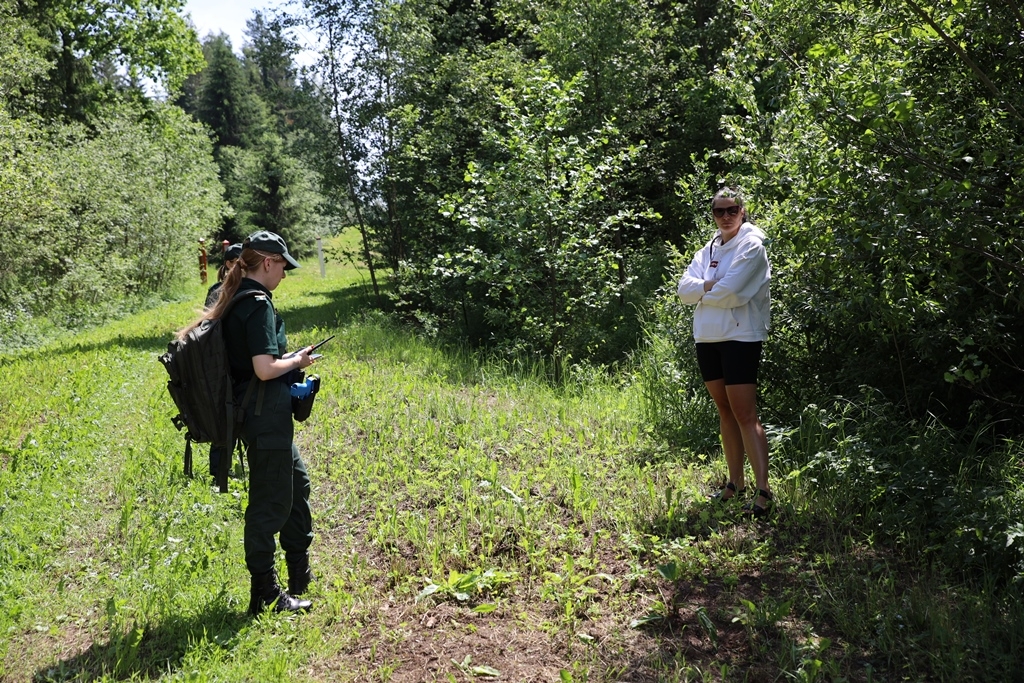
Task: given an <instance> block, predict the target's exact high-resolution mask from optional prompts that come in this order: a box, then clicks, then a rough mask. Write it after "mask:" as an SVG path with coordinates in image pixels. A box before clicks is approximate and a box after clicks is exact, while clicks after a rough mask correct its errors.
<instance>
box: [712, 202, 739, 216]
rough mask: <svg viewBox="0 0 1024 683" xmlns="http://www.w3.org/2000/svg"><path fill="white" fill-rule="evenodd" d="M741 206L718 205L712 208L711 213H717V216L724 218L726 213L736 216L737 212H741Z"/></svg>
mask: <svg viewBox="0 0 1024 683" xmlns="http://www.w3.org/2000/svg"><path fill="white" fill-rule="evenodd" d="M740 208H741V207H740V206H737V205H736V204H733V205H732V206H725V207H720V206H716V207H714V208H712V209H711V213H713V214H715V218H724V217H725V214H729V215H730V216H735V215H736V214H738V213H739V212H740Z"/></svg>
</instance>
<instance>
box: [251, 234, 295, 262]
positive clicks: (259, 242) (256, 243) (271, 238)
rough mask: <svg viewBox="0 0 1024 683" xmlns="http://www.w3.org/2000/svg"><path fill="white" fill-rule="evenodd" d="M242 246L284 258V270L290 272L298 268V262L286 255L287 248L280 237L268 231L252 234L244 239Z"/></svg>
mask: <svg viewBox="0 0 1024 683" xmlns="http://www.w3.org/2000/svg"><path fill="white" fill-rule="evenodd" d="M242 246H243V247H244V248H246V249H255V250H256V251H264V252H267V253H269V254H280V255H281V256H284V260H285V261H286V263H285V266H284V269H285V270H292V269H293V268H298V267H299V262H298V261H296V260H295V259H293V258H292V255H291V254H289V253H288V247H287V246H286V245H285V243H284V240H283V239H282V238H281V236H280V235H278V234H276V233H273V232H270V231H269V230H260V231H258V232H254V233H253V234H251V235H249V236H248V237H246V238H245V241H244V242H242Z"/></svg>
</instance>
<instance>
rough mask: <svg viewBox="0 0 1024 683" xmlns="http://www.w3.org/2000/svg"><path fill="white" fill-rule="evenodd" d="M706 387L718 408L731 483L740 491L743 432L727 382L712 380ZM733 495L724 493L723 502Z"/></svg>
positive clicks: (741, 483)
mask: <svg viewBox="0 0 1024 683" xmlns="http://www.w3.org/2000/svg"><path fill="white" fill-rule="evenodd" d="M704 386H706V387H707V388H708V393H709V394H711V398H712V399H713V400H714V402H715V407H717V408H718V424H719V430H720V431H721V433H722V450H723V451H725V464H726V465H727V466H728V468H729V481H731V482H732V483H734V484H735V485H736V490H737V491H739V490H741V489H742V488H743V486H744V481H745V480H744V477H743V450H744V439H743V432H742V429H741V428H740V423H739V422H738V421H737V420H736V416H735V415H734V414H733V410H732V406H731V405H730V403H729V396H728V393H727V392H726V386H725V380H724V379H716V380H712V381H710V382H705V383H704ZM755 472H756V470H755ZM733 495H734V494H733V492H732V491H729V490H725V491H722V499H723V500H729V499H730V498H732V497H733Z"/></svg>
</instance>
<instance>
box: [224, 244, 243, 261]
mask: <svg viewBox="0 0 1024 683" xmlns="http://www.w3.org/2000/svg"><path fill="white" fill-rule="evenodd" d="M241 255H242V243H241V242H235V243H234V244H232V245H231V246H230V247H228V248H227V249H225V250H224V260H225V261H230V260H231V259H236V258H238V257H239V256H241Z"/></svg>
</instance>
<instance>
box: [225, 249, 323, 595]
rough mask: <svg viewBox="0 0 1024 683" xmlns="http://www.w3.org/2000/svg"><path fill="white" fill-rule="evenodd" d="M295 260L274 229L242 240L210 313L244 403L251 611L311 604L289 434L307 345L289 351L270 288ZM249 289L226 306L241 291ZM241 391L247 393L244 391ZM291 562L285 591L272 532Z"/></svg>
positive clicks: (300, 492)
mask: <svg viewBox="0 0 1024 683" xmlns="http://www.w3.org/2000/svg"><path fill="white" fill-rule="evenodd" d="M298 266H299V264H298V263H296V261H295V259H293V258H292V257H291V255H290V254H289V253H288V248H287V246H286V245H285V242H284V240H283V239H281V237H280V236H279V235H276V234H274V233H272V232H267V231H265V230H261V231H259V232H256V233H253V234H252V235H250V236H249V237H247V238H246V239H245V241H244V242H243V243H242V252H241V254H240V256H239V258H238V261H236V262H235V264H234V265H233V266H232V268H231V270H229V271H228V273H227V275H226V277H225V278H224V284H223V285H222V286H221V289H222V290H223V291H222V292H221V295H220V297H218V299H217V303H216V304H215V305H214V307H213V308H212V309H211V310H209V311H207V313H206V316H205V317H207V318H214V319H216V318H221V317H223V318H224V319H223V325H224V330H223V331H224V339H225V343H226V344H227V350H228V358H229V362H230V364H231V375H232V378H233V379H234V382H235V397H236V399H238V400H239V401H242V402H243V403H244V408H245V421H244V423H243V426H242V434H241V435H242V441H243V443H244V444H245V445H246V455H247V458H248V460H249V505H248V507H247V508H246V510H245V564H246V566H247V567H248V569H249V573H250V575H251V576H252V586H251V591H250V601H249V612H250V613H251V614H253V615H257V614H259V613H260V612H262V611H263V610H264V609H265V608H268V607H270V606H271V605H273V607H274V609H275V610H276V611H278V612H285V611H288V612H294V611H303V610H308V609H309V608H310V606H311V604H312V603H310V602H309V601H308V600H301V599H299V598H297V597H296V596H299V595H302V594H303V593H304V592H305V591H306V589H307V588H308V586H309V583H310V581H312V579H313V574H312V572H311V570H310V568H309V555H308V549H309V545H310V543H311V542H312V540H313V528H312V515H311V513H310V509H309V490H310V486H309V476H308V474H307V473H306V466H305V464H304V463H303V462H302V458H301V457H300V456H299V451H298V448H296V446H295V443H294V441H293V440H292V435H293V433H294V423H293V422H292V400H291V394H290V391H289V386H290V383H291V382H290V380H289V378H290V376H291V375H292V374H293V373H294V372H295V371H298V370H302V369H303V368H306V367H309V366H310V365H311V364H312V363H313V359H311V358H310V351H311V349H310V347H306V348H303V349H301V350H299V351H297V352H295V353H287V339H286V337H285V331H284V321H283V320H282V319H281V316H279V315H278V314H277V310H276V309H275V308H274V304H273V294H272V292H273V291H274V289H276V288H277V286H278V285H279V284H280V283H281V280H283V279H284V277H285V271H286V270H291V269H293V268H298ZM245 291H251V292H253V293H252V294H251V295H250V296H245V297H242V298H241V299H240V300H239V301H237V302H236V303H235V304H234V306H231V307H230V310H228V313H227V316H226V317H225V316H224V311H225V309H228V307H229V305H230V303H231V300H232V298H234V296H235V294H236V293H238V292H245ZM243 397H246V398H243ZM277 535H279V536H280V542H281V548H282V549H283V550H284V552H285V562H286V563H287V565H288V591H287V592H286V591H285V590H284V589H283V588H281V586H280V585H279V584H278V581H277V573H276V571H275V569H274V552H275V550H276V548H277V546H276V545H275V536H277Z"/></svg>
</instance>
